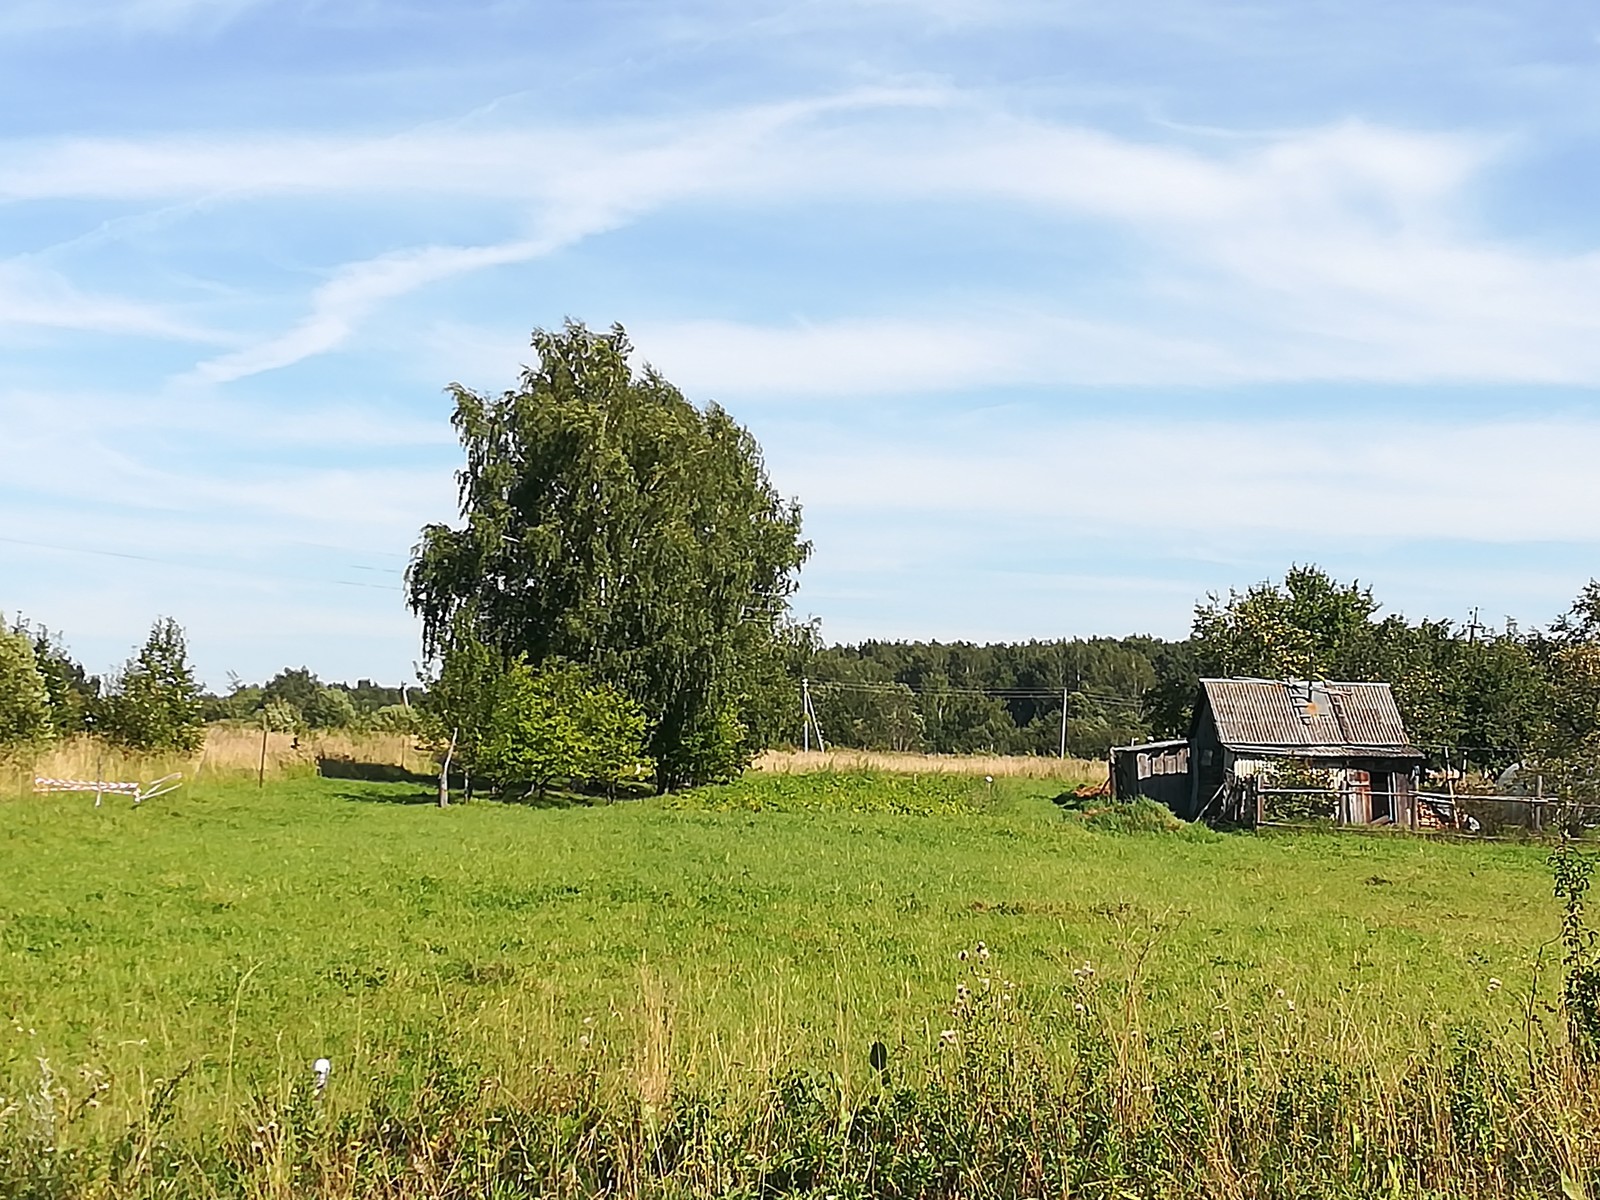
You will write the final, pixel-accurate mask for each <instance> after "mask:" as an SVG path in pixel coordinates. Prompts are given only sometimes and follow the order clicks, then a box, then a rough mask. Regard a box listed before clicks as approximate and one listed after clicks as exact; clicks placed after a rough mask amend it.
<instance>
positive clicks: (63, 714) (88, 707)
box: [12, 618, 100, 737]
mask: <svg viewBox="0 0 1600 1200" xmlns="http://www.w3.org/2000/svg"><path fill="white" fill-rule="evenodd" d="M12 632H13V633H17V634H21V635H22V636H23V637H26V638H27V639H28V640H29V641H30V642H32V643H33V660H34V662H35V663H36V664H37V665H38V668H39V676H40V678H42V679H43V680H44V688H45V691H46V693H48V695H49V697H50V726H51V729H52V730H53V731H54V733H55V736H56V737H70V736H72V735H73V734H76V733H82V732H84V730H86V729H87V728H88V727H89V725H90V723H91V720H92V717H93V714H94V712H95V709H96V707H97V705H98V704H99V700H100V680H99V679H98V678H97V677H95V676H93V675H90V674H89V673H88V672H87V671H85V670H84V669H83V664H82V663H80V662H78V661H77V660H76V659H74V658H73V657H72V655H71V654H70V653H69V652H68V650H67V648H66V646H65V645H63V644H62V642H61V639H60V638H59V637H58V636H57V635H56V634H55V633H53V632H52V631H51V630H50V629H48V628H46V627H45V626H43V625H39V626H33V625H30V624H29V623H28V622H27V621H25V620H22V619H20V618H19V619H18V620H17V622H16V624H15V625H14V626H13V627H12Z"/></svg>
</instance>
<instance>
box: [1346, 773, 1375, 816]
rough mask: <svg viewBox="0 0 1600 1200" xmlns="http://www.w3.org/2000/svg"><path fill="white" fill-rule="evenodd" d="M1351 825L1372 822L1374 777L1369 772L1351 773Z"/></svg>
mask: <svg viewBox="0 0 1600 1200" xmlns="http://www.w3.org/2000/svg"><path fill="white" fill-rule="evenodd" d="M1348 778H1349V780H1350V824H1352V825H1365V824H1367V823H1368V822H1370V821H1371V820H1372V816H1373V814H1372V775H1371V774H1370V773H1369V772H1367V771H1354V770H1353V771H1351V772H1350V773H1349V776H1348Z"/></svg>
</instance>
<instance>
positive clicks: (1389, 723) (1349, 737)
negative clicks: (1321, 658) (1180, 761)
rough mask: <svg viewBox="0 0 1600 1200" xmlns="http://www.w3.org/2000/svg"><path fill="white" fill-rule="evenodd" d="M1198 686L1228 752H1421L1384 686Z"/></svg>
mask: <svg viewBox="0 0 1600 1200" xmlns="http://www.w3.org/2000/svg"><path fill="white" fill-rule="evenodd" d="M1200 686H1201V687H1202V688H1204V689H1205V694H1206V700H1207V703H1208V704H1209V705H1210V708H1211V714H1212V716H1213V718H1214V719H1215V720H1216V723H1217V737H1218V740H1219V741H1221V743H1222V744H1223V745H1224V746H1226V747H1228V748H1229V749H1230V750H1263V751H1268V752H1273V753H1279V754H1282V753H1285V752H1289V753H1296V754H1303V755H1306V756H1308V757H1317V756H1328V755H1339V754H1360V753H1364V752H1365V753H1370V752H1373V751H1382V752H1385V753H1393V754H1396V755H1403V756H1405V757H1412V756H1416V757H1420V753H1419V752H1418V751H1417V750H1416V749H1415V748H1414V747H1413V746H1412V745H1411V739H1410V738H1409V737H1407V736H1406V730H1405V724H1404V723H1403V722H1402V721H1401V719H1400V710H1399V708H1397V707H1396V706H1395V702H1394V694H1393V693H1392V692H1391V691H1390V690H1389V685H1388V684H1387V683H1333V682H1301V681H1299V680H1293V679H1289V680H1284V679H1202V680H1201V681H1200Z"/></svg>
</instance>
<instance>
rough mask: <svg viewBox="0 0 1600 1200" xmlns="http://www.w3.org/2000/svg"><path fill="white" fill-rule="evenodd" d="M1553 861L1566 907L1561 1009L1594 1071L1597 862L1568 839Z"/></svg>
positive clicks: (1599, 1009) (1599, 1023)
mask: <svg viewBox="0 0 1600 1200" xmlns="http://www.w3.org/2000/svg"><path fill="white" fill-rule="evenodd" d="M1548 861H1549V864H1550V869H1551V872H1552V874H1553V876H1554V879H1555V894H1556V899H1557V900H1559V901H1561V950H1562V964H1561V965H1562V975H1561V1009H1562V1012H1563V1013H1564V1014H1565V1016H1566V1018H1567V1034H1568V1037H1569V1038H1570V1039H1571V1041H1572V1045H1573V1047H1574V1048H1575V1049H1576V1050H1577V1051H1578V1053H1579V1054H1580V1055H1581V1056H1582V1058H1583V1060H1584V1061H1585V1062H1586V1063H1588V1064H1591V1065H1592V1064H1595V1063H1600V933H1596V931H1595V930H1594V929H1593V928H1592V927H1591V926H1590V925H1589V922H1588V920H1587V918H1586V917H1585V915H1584V907H1585V905H1584V902H1585V898H1586V896H1587V895H1588V891H1589V885H1590V882H1591V877H1592V876H1593V874H1594V859H1593V858H1591V857H1589V856H1587V855H1583V854H1580V853H1578V851H1577V850H1576V849H1575V848H1574V846H1573V844H1572V842H1571V841H1570V840H1569V839H1563V840H1562V842H1561V845H1560V847H1559V848H1558V849H1557V850H1556V851H1555V852H1554V853H1553V854H1551V855H1550V858H1549V860H1548Z"/></svg>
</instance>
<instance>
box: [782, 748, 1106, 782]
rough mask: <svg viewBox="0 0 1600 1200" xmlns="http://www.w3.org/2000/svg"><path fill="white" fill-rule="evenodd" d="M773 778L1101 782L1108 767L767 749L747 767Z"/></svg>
mask: <svg viewBox="0 0 1600 1200" xmlns="http://www.w3.org/2000/svg"><path fill="white" fill-rule="evenodd" d="M751 766H752V767H753V769H754V770H756V771H761V772H765V773H768V774H777V775H792V774H803V773H807V772H811V771H837V772H851V771H882V772H886V773H892V774H900V775H924V774H949V775H992V776H994V777H995V778H996V779H1000V778H1006V779H1060V780H1071V781H1080V782H1081V781H1085V780H1090V781H1093V782H1096V783H1098V782H1099V781H1101V780H1102V779H1104V778H1105V775H1106V764H1105V763H1104V762H1101V761H1098V760H1095V759H1090V758H1047V757H1045V756H1043V755H1000V754H897V753H890V752H888V751H879V750H847V749H846V750H829V751H826V752H823V751H820V750H810V751H807V750H768V751H766V752H765V753H763V754H761V755H760V756H759V757H757V759H756V760H755V762H754V763H752V764H751Z"/></svg>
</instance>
